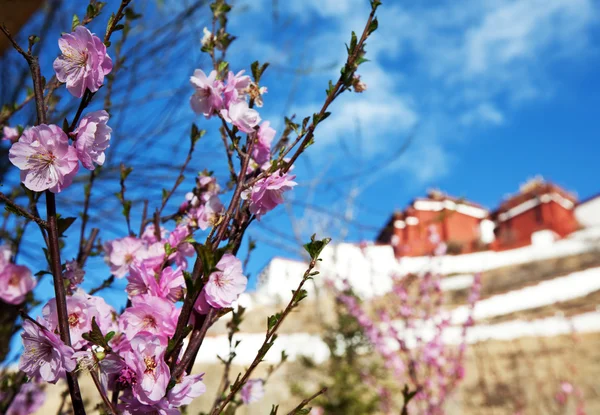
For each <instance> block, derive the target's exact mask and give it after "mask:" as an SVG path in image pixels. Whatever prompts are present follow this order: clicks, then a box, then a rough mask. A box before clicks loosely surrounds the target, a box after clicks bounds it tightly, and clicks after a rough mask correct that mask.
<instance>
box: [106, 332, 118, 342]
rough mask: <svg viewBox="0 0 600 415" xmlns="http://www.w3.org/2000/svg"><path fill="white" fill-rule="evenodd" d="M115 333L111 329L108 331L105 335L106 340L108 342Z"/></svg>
mask: <svg viewBox="0 0 600 415" xmlns="http://www.w3.org/2000/svg"><path fill="white" fill-rule="evenodd" d="M115 334H116V333H115V332H114V331H109V332H108V333H106V336H104V340H106V342H107V343H108V342H109V341H111V340H112V338H113V337H115Z"/></svg>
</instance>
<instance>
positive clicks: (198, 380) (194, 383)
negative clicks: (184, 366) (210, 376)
mask: <svg viewBox="0 0 600 415" xmlns="http://www.w3.org/2000/svg"><path fill="white" fill-rule="evenodd" d="M203 377H204V373H201V374H199V375H188V376H184V377H183V378H181V379H180V380H179V382H177V383H176V384H175V386H173V389H171V390H170V391H169V394H168V395H167V400H168V401H169V404H171V406H174V407H176V408H178V407H180V406H182V405H189V404H190V403H191V402H192V401H193V400H194V399H196V398H197V397H198V396H200V395H202V394H204V392H206V385H205V384H204V383H203V382H202V378H203Z"/></svg>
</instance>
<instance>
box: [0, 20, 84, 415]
mask: <svg viewBox="0 0 600 415" xmlns="http://www.w3.org/2000/svg"><path fill="white" fill-rule="evenodd" d="M0 30H2V32H4V34H5V35H6V36H7V37H8V39H9V41H10V42H11V43H12V45H13V47H14V48H15V49H16V50H17V52H19V53H20V54H21V55H22V56H23V57H24V58H25V60H26V61H27V63H28V64H29V69H30V71H31V78H32V79H33V92H34V94H35V104H36V111H37V119H38V120H37V121H38V122H37V123H38V124H45V123H46V109H45V105H44V85H43V78H42V74H41V71H40V65H39V61H38V58H37V56H34V55H32V54H31V53H28V52H25V51H24V50H23V49H21V47H20V46H19V45H18V44H17V42H16V41H15V40H14V39H13V37H12V36H11V35H10V32H9V31H8V29H6V27H5V26H3V25H2V26H0ZM46 214H47V215H46V221H47V229H48V249H49V252H50V269H51V271H52V277H53V280H54V294H55V298H56V311H57V315H58V327H59V332H60V338H61V340H62V341H63V342H64V343H65V344H66V345H67V346H71V336H70V333H69V322H68V311H67V299H66V294H65V287H64V284H63V277H62V266H61V262H60V247H59V237H58V225H57V219H56V199H55V196H54V193H52V192H50V191H49V190H46ZM66 377H67V384H68V385H69V393H70V394H71V402H72V404H73V411H74V412H75V415H85V407H84V405H83V399H82V398H81V391H80V390H79V383H78V382H77V377H76V376H75V374H74V373H71V372H67V373H66Z"/></svg>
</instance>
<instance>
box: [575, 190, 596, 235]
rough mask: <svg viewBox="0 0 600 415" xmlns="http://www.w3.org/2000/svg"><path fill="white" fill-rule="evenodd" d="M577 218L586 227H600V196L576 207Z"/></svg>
mask: <svg viewBox="0 0 600 415" xmlns="http://www.w3.org/2000/svg"><path fill="white" fill-rule="evenodd" d="M575 218H576V219H577V220H578V221H579V223H580V224H581V225H583V226H585V227H592V226H600V196H597V197H595V198H593V199H591V200H588V201H587V202H585V203H582V204H580V205H578V206H576V207H575Z"/></svg>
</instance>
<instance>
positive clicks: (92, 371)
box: [89, 369, 118, 415]
mask: <svg viewBox="0 0 600 415" xmlns="http://www.w3.org/2000/svg"><path fill="white" fill-rule="evenodd" d="M89 372H90V376H91V377H92V379H93V380H94V385H96V389H98V392H99V393H100V396H101V397H102V402H104V405H106V409H108V413H110V414H111V415H117V414H118V412H117V410H116V409H115V407H114V406H113V404H112V403H111V401H110V399H108V396H106V391H105V390H104V387H103V386H102V384H101V383H100V379H98V374H97V373H96V371H95V369H90V370H89Z"/></svg>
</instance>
